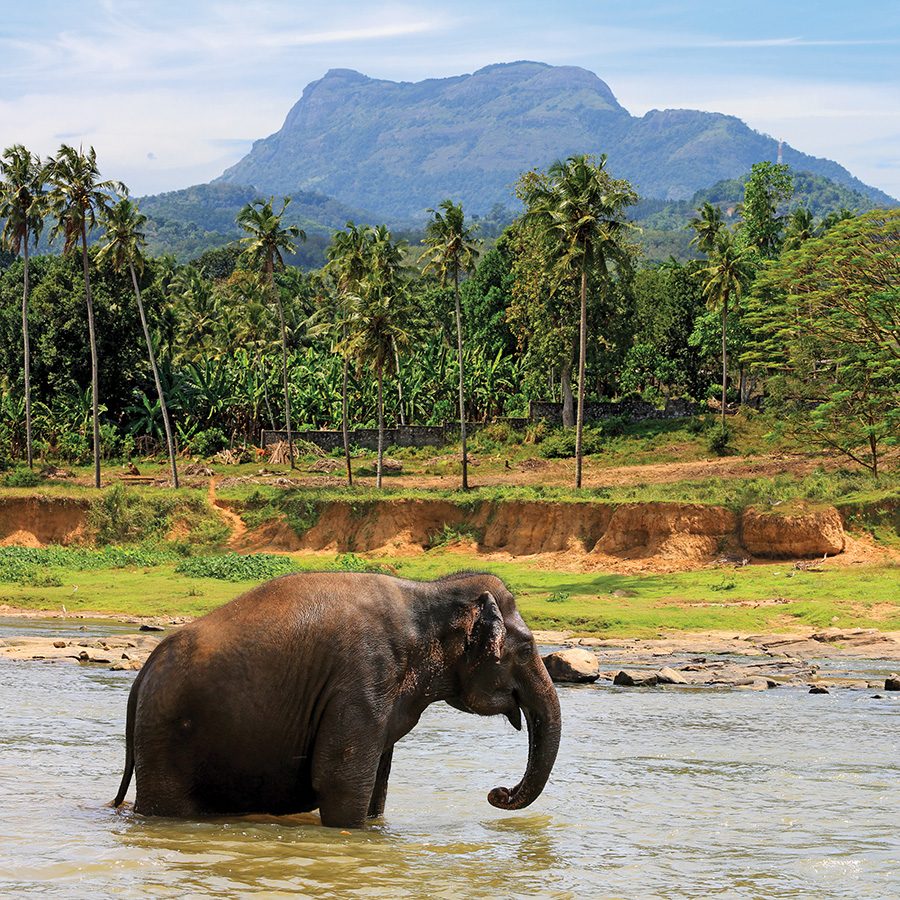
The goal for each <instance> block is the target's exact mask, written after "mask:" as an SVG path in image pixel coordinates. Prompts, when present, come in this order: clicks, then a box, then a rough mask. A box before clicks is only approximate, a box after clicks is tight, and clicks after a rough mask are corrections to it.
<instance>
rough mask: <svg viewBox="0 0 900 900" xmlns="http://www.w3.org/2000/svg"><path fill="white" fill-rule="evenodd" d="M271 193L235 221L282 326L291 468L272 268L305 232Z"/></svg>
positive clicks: (278, 294) (281, 309)
mask: <svg viewBox="0 0 900 900" xmlns="http://www.w3.org/2000/svg"><path fill="white" fill-rule="evenodd" d="M274 202H275V198H274V197H270V198H269V199H268V200H254V201H253V202H252V203H248V204H247V205H246V206H245V207H243V209H241V211H240V212H239V213H238V215H237V223H238V225H240V226H241V228H243V229H244V231H246V232H247V237H245V238H243V244H244V246H245V248H246V253H247V256H248V257H249V259H250V260H251V262H252V263H255V264H256V265H258V266H260V267H261V268H262V270H263V272H264V274H265V279H266V284H267V285H268V290H269V293H270V295H271V296H272V297H273V298H274V300H275V302H276V303H277V306H278V321H279V324H280V326H281V376H282V381H283V382H284V420H285V426H286V430H287V440H288V457H289V458H290V463H291V468H292V469H293V468H294V442H293V436H292V434H291V398H290V391H289V389H288V371H287V327H286V326H285V323H284V305H283V304H282V302H281V292H280V291H279V290H278V288H277V287H276V286H275V269H276V267H277V268H280V269H283V268H284V257H283V256H282V254H283V253H293V252H295V251H296V249H297V246H296V244H295V243H294V241H295V240H299V241H305V240H306V232H304V231H303V230H302V229H301V228H299V227H298V226H297V225H284V224H283V219H284V213H285V210H286V209H287V208H288V205H289V204H290V202H291V198H290V197H285V198H284V201H283V202H282V205H281V212H279V213H276V212H274V211H273V209H272V204H273V203H274Z"/></svg>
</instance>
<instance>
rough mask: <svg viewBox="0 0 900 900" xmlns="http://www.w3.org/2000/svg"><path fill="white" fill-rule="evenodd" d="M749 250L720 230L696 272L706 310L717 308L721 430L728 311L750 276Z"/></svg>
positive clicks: (726, 374) (725, 231)
mask: <svg viewBox="0 0 900 900" xmlns="http://www.w3.org/2000/svg"><path fill="white" fill-rule="evenodd" d="M751 253H752V251H751V249H750V248H748V247H743V246H741V245H740V243H739V242H738V241H737V239H736V238H735V236H734V232H732V231H730V230H729V229H727V228H723V229H722V230H721V231H720V232H719V233H718V235H717V236H716V241H715V244H714V246H713V247H712V248H711V249H710V251H709V260H708V263H707V265H706V267H705V268H703V269H701V270H700V272H699V273H698V274H699V275H700V276H701V277H702V278H703V279H704V281H703V294H704V296H705V297H706V300H707V303H708V305H709V307H710V309H716V308H718V309H719V310H720V312H721V316H722V428H723V429H724V428H725V401H726V396H725V391H726V387H727V382H728V347H727V344H726V338H727V328H728V308H729V303H730V301H732V300H734V301H739V300H740V297H741V294H742V293H743V290H744V284H745V283H746V282H747V281H748V280H749V278H750V275H751V258H750V257H751Z"/></svg>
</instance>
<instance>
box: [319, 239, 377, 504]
mask: <svg viewBox="0 0 900 900" xmlns="http://www.w3.org/2000/svg"><path fill="white" fill-rule="evenodd" d="M372 234H373V232H372V229H371V228H369V227H367V226H362V227H360V226H358V225H356V224H354V223H353V222H348V223H347V228H346V231H337V232H335V234H334V235H333V236H332V238H331V244H330V246H329V247H328V249H327V250H326V251H325V256H326V258H327V260H328V262H327V263H326V265H325V270H326V272H327V273H328V274H329V275H331V276H332V278H333V280H334V282H335V290H334V291H333V292H332V293H330V294H327V296H328V297H329V298H330V301H328V302H325V303H324V304H323V306H322V314H327V315H328V317H329V319H330V324H331V325H332V327H333V329H334V338H335V340H334V346H335V347H336V348H343V347H345V346H346V341H347V328H348V323H349V315H350V306H351V304H350V303H349V298H350V296H352V295H354V294H359V290H360V284H361V283H362V279H363V276H364V275H365V274H366V267H367V265H368V262H367V261H368V257H369V249H370V247H371V244H372ZM341 357H342V372H341V434H342V437H343V444H344V460H345V462H346V464H347V484H348V485H349V486H351V487H352V485H353V468H352V466H351V464H350V431H349V421H348V419H349V403H348V399H347V381H348V376H349V368H350V360H349V357H348V355H347V353H346V352H343V351H341Z"/></svg>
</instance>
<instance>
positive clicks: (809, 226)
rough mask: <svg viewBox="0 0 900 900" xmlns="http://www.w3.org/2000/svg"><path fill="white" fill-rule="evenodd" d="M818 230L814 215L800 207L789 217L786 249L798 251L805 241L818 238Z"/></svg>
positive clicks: (785, 239) (785, 240)
mask: <svg viewBox="0 0 900 900" xmlns="http://www.w3.org/2000/svg"><path fill="white" fill-rule="evenodd" d="M816 235H817V229H816V226H815V221H814V219H813V214H812V213H811V212H810V211H809V210H808V209H807V208H806V207H805V206H798V207H797V208H796V209H795V210H794V211H793V212H792V213H791V214H790V215H789V216H788V222H787V229H786V230H785V235H784V249H785V250H796V249H797V248H798V247H799V246H800V245H801V244H803V243H804V242H805V241H808V240H809V239H810V238H813V237H816Z"/></svg>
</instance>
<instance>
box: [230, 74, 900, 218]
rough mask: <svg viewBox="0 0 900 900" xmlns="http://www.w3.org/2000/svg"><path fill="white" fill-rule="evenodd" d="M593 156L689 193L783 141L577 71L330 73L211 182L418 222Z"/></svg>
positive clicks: (797, 164)
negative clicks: (327, 200) (640, 110)
mask: <svg viewBox="0 0 900 900" xmlns="http://www.w3.org/2000/svg"><path fill="white" fill-rule="evenodd" d="M601 152H603V153H606V154H607V155H608V157H609V162H608V167H609V170H610V171H611V173H612V174H613V175H614V176H616V177H621V178H627V179H629V180H630V181H631V182H632V183H633V184H634V185H635V186H636V187H637V189H638V190H639V192H640V193H641V195H642V196H644V197H649V198H659V199H667V200H683V199H689V198H690V197H692V196H693V194H694V193H695V192H696V191H698V190H700V189H702V188H707V187H709V186H711V185H712V184H714V183H716V182H718V181H720V180H723V179H728V178H736V177H739V176H741V175H743V174H745V173H746V172H747V171H748V170H749V168H750V167H751V166H752V164H753V163H755V162H759V161H760V160H772V161H775V159H776V158H777V154H778V141H777V140H775V139H774V138H772V137H769V136H767V135H763V134H760V133H759V132H756V131H754V130H753V129H751V128H749V127H748V126H747V125H746V124H744V123H743V122H742V121H741V120H740V119H738V118H736V117H734V116H728V115H724V114H721V113H709V112H700V111H697V110H688V109H670V110H651V111H650V112H648V113H647V114H646V115H644V116H642V117H635V116H632V115H631V114H630V113H629V112H628V111H627V110H626V109H624V108H623V107H622V106H621V105H620V104H619V102H618V101H617V100H616V98H615V95H614V94H613V92H612V91H611V90H610V88H609V87H608V86H607V85H606V83H605V82H603V81H602V80H601V79H600V78H598V77H597V76H596V75H594V74H593V73H592V72H589V71H587V70H586V69H582V68H578V67H574V66H550V65H547V64H545V63H539V62H516V63H505V64H497V65H491V66H486V67H485V68H483V69H479V70H478V71H476V72H475V73H473V74H471V75H459V76H456V77H452V78H441V79H429V80H426V81H420V82H415V83H412V82H399V83H398V82H392V81H384V80H379V79H373V78H368V77H367V76H365V75H362V74H360V73H359V72H355V71H352V70H349V69H332V70H330V71H329V72H328V73H327V74H326V75H325V76H324V77H323V78H321V79H319V80H318V81H314V82H312V83H311V84H309V85H307V87H306V88H305V90H304V91H303V95H302V97H301V98H300V100H299V101H298V102H297V103H296V104H295V105H294V107H293V108H292V109H291V111H290V112H289V113H288V115H287V118H286V119H285V122H284V125H283V126H282V128H281V130H280V131H278V132H276V133H275V134H273V135H271V136H270V137H267V138H265V139H263V140H260V141H257V142H256V143H255V144H254V145H253V149H252V150H251V151H250V153H249V154H248V155H247V156H245V157H244V158H243V159H242V160H240V161H239V162H238V163H237V164H235V165H234V166H232V167H231V168H229V169H228V170H226V171H225V173H224V174H223V175H222V176H221V177H220V178H219V179H216V181H217V182H230V183H231V184H234V185H249V186H253V187H254V188H256V189H257V190H258V191H260V192H261V193H276V194H285V193H287V194H289V193H292V192H296V191H298V190H305V191H313V192H316V193H317V194H323V195H327V196H329V197H333V198H335V199H336V200H338V201H339V202H340V203H343V204H346V205H348V206H351V207H355V208H364V209H367V210H369V211H371V212H372V213H373V214H375V215H376V216H378V217H379V218H382V219H384V220H386V221H388V222H392V223H395V224H396V223H398V222H405V221H415V220H418V219H421V218H422V217H423V216H424V212H425V210H426V209H427V208H428V207H432V206H435V205H436V204H437V203H438V202H439V201H440V200H441V199H443V198H444V197H452V198H453V199H455V200H461V201H462V203H463V204H464V206H465V208H466V211H467V212H469V213H475V214H484V213H486V212H487V211H488V210H490V209H491V208H492V207H493V206H494V205H495V204H497V203H500V204H504V205H510V204H512V202H513V184H514V183H515V181H516V179H517V178H518V176H519V175H520V173H521V172H523V171H525V170H527V169H530V168H533V167H535V166H537V167H545V166H547V165H549V164H550V163H551V162H553V161H554V160H555V159H558V158H564V157H566V156H568V155H570V154H572V153H595V154H599V153H601ZM782 155H783V160H784V162H785V163H788V164H789V165H790V166H791V167H792V168H793V169H794V170H795V171H805V172H811V173H813V174H816V175H821V176H825V177H827V178H830V179H831V180H833V181H834V182H836V183H837V184H839V185H843V186H845V187H848V188H851V189H853V190H856V191H859V192H860V193H861V194H863V195H865V196H866V197H868V198H869V199H870V200H871V201H872V202H874V203H876V204H886V205H893V204H894V203H895V201H893V200H892V198H890V197H889V196H888V195H887V194H885V193H883V192H882V191H880V190H878V189H877V188H873V187H870V186H868V185H865V184H863V183H862V182H861V181H860V180H859V179H857V178H855V177H854V176H853V175H851V174H850V173H849V172H848V171H847V170H846V169H845V168H844V167H843V166H841V165H839V164H838V163H836V162H833V161H832V160H828V159H822V158H819V157H814V156H810V155H808V154H805V153H802V152H800V151H799V150H795V149H794V148H793V147H790V146H788V145H787V144H785V145H784V146H783V148H782ZM214 183H215V182H214Z"/></svg>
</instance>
